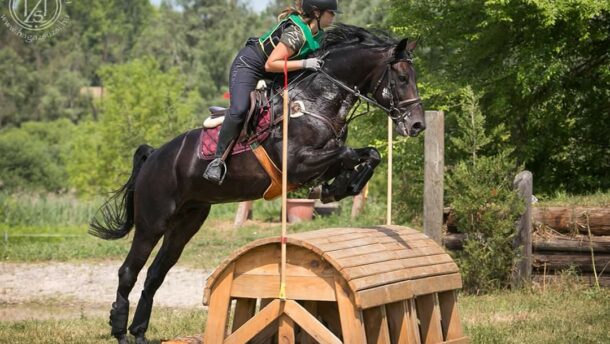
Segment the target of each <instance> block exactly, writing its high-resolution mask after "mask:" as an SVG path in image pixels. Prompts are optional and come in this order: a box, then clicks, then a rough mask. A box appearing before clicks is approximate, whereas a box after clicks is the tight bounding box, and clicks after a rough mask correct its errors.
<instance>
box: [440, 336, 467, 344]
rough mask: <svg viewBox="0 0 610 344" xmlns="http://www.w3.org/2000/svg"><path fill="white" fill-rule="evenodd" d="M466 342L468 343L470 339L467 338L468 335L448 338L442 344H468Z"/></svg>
mask: <svg viewBox="0 0 610 344" xmlns="http://www.w3.org/2000/svg"><path fill="white" fill-rule="evenodd" d="M468 343H470V339H468V337H462V338H458V339H453V340H448V341H446V342H443V344H468Z"/></svg>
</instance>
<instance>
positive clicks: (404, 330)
mask: <svg viewBox="0 0 610 344" xmlns="http://www.w3.org/2000/svg"><path fill="white" fill-rule="evenodd" d="M407 305H408V303H407V301H398V302H393V303H389V304H386V305H385V309H386V314H387V318H388V327H389V331H390V340H391V342H392V343H394V344H419V330H418V329H415V328H414V326H413V324H412V323H411V322H410V320H411V319H410V318H409V310H408V308H407V307H408V306H407ZM415 326H417V323H416V324H415ZM415 335H417V338H416V337H415Z"/></svg>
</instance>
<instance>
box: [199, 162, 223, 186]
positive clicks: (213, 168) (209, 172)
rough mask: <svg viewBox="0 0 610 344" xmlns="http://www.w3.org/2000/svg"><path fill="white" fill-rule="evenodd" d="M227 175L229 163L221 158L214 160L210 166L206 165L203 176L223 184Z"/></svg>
mask: <svg viewBox="0 0 610 344" xmlns="http://www.w3.org/2000/svg"><path fill="white" fill-rule="evenodd" d="M226 176H227V164H226V163H225V162H224V161H223V160H222V159H221V158H216V159H214V160H212V161H211V162H210V164H209V165H208V167H206V169H205V172H203V178H205V179H207V180H209V181H211V182H212V183H216V184H218V185H222V182H224V180H225V177H226Z"/></svg>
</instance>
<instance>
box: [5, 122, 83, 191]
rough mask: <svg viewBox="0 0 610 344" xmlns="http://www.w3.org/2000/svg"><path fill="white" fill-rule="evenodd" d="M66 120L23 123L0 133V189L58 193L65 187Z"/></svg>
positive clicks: (70, 126)
mask: <svg viewBox="0 0 610 344" xmlns="http://www.w3.org/2000/svg"><path fill="white" fill-rule="evenodd" d="M73 131H74V125H73V124H72V123H70V122H69V121H68V120H65V119H63V120H58V121H53V122H48V123H38V122H27V123H24V124H22V125H21V127H20V128H10V129H8V130H5V131H2V132H0V156H2V159H0V190H8V191H19V190H27V191H56V192H57V191H61V190H65V189H67V187H68V183H67V173H66V170H65V168H64V166H65V161H66V159H67V158H69V157H68V155H67V153H68V151H67V146H66V140H65V138H66V137H70V136H71V133H72V132H73Z"/></svg>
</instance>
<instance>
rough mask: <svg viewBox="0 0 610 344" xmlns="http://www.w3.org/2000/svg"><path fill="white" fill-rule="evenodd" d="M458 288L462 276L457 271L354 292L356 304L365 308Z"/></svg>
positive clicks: (460, 286) (460, 285)
mask: <svg viewBox="0 0 610 344" xmlns="http://www.w3.org/2000/svg"><path fill="white" fill-rule="evenodd" d="M460 288H462V278H461V276H460V274H459V273H453V274H449V275H440V276H433V277H426V278H421V279H413V280H406V281H401V282H397V283H393V284H386V285H382V286H380V287H376V288H371V289H365V290H361V291H358V292H356V305H357V306H358V307H360V308H362V309H367V308H371V307H375V306H379V305H384V304H388V303H391V302H397V301H400V300H406V299H411V298H413V297H416V296H418V295H425V294H432V293H437V292H442V291H448V290H455V289H460Z"/></svg>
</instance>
